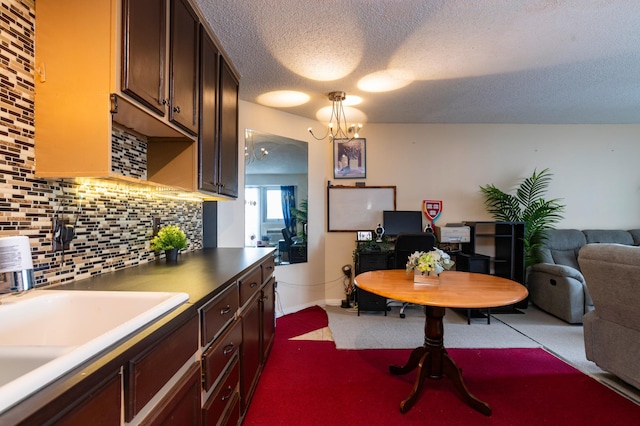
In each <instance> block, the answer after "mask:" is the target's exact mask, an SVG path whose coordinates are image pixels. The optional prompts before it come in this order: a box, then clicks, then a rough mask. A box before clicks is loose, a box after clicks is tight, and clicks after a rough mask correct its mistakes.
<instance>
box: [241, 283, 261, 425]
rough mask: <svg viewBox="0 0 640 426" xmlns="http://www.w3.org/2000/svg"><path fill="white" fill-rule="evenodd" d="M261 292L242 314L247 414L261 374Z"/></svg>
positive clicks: (243, 393) (244, 406) (243, 391)
mask: <svg viewBox="0 0 640 426" xmlns="http://www.w3.org/2000/svg"><path fill="white" fill-rule="evenodd" d="M260 306H261V304H260V292H258V293H257V294H256V295H255V297H254V298H253V299H251V300H250V301H249V302H248V305H247V307H246V308H245V309H244V311H243V312H242V349H241V353H242V356H241V357H240V358H241V359H240V361H241V364H240V367H241V374H242V380H241V381H240V408H241V411H242V413H245V412H246V410H247V407H248V406H249V401H250V400H251V396H252V395H253V390H254V388H255V384H256V383H257V380H258V373H259V372H260V359H261V356H260V334H261V333H260V324H261V323H262V321H261V316H262V313H261V312H260Z"/></svg>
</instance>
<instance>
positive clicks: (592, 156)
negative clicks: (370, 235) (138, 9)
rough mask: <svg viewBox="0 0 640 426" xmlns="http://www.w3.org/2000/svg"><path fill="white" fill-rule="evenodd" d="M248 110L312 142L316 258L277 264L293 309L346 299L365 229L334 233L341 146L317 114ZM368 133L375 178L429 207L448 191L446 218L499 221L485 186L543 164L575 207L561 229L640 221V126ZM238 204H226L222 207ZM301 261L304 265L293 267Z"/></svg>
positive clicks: (416, 128)
mask: <svg viewBox="0 0 640 426" xmlns="http://www.w3.org/2000/svg"><path fill="white" fill-rule="evenodd" d="M240 117H241V120H240V124H241V125H240V128H241V129H244V128H245V127H251V128H254V129H256V130H260V131H266V132H269V133H274V134H280V135H283V136H287V137H291V138H294V139H300V140H307V141H310V144H309V153H310V154H309V168H310V169H309V184H310V186H309V192H310V194H309V209H310V220H309V224H310V232H309V235H310V238H313V239H312V240H311V241H312V244H313V252H311V251H310V256H309V259H310V262H309V264H307V265H304V264H303V265H300V266H299V267H298V265H292V266H286V267H282V268H281V269H280V270H278V271H276V272H277V276H278V278H279V280H280V278H282V279H283V280H284V279H285V277H286V280H287V281H289V280H290V282H291V283H292V285H291V286H290V287H286V288H280V290H281V303H282V305H283V310H284V311H285V312H292V311H294V310H296V309H298V308H299V307H303V306H308V305H309V304H313V303H316V301H317V300H318V299H319V298H320V299H321V298H323V297H324V298H326V300H327V301H328V302H330V303H337V302H338V301H339V300H340V299H342V298H344V292H343V289H342V272H341V267H342V265H344V264H351V263H352V260H351V254H352V251H353V248H354V247H355V242H354V241H355V235H352V234H351V233H336V232H330V233H327V232H326V204H325V203H326V188H325V186H326V183H327V180H332V181H333V180H334V179H333V176H332V173H333V169H332V168H333V158H332V147H331V146H330V145H329V144H328V143H327V142H320V141H315V140H313V139H311V138H310V137H309V136H308V135H307V133H306V129H307V127H309V125H310V124H311V123H313V122H312V121H311V120H306V119H303V118H301V117H297V116H293V115H290V114H285V113H281V112H277V111H274V110H271V109H268V108H263V107H259V106H256V105H254V104H250V103H246V102H242V103H241V104H240ZM316 126H317V124H316ZM361 134H362V137H364V138H366V140H367V160H366V161H367V164H366V166H367V178H366V179H365V182H366V184H367V185H369V186H375V185H396V186H397V209H399V210H420V209H421V202H422V200H424V199H436V200H442V201H443V211H442V215H441V216H440V218H439V219H438V221H437V222H436V224H437V225H439V226H442V225H445V224H446V223H447V222H460V221H463V220H491V217H490V216H489V215H488V214H487V213H486V211H485V208H484V203H483V198H482V197H481V195H480V192H479V187H480V186H481V185H486V184H489V183H493V184H495V185H496V186H498V187H499V188H501V189H503V190H505V191H508V190H509V189H510V188H512V187H514V186H516V185H517V184H518V183H519V181H520V180H521V179H523V178H526V177H529V176H530V175H531V174H532V172H533V170H534V169H538V171H540V170H542V169H544V168H549V169H550V170H551V172H552V173H553V175H554V176H553V178H552V182H551V185H550V188H549V192H548V194H547V196H548V197H549V198H562V202H563V203H564V204H566V206H567V207H566V210H565V213H564V217H565V219H564V220H563V221H562V222H561V223H560V224H559V225H558V227H559V228H577V229H585V228H609V229H618V228H620V229H630V228H640V167H638V161H639V160H640V141H639V139H640V125H620V126H614V125H549V126H546V125H492V124H487V125H475V124H458V125H448V124H446V125H413V124H367V125H366V126H365V128H364V129H363V131H362V133H361ZM310 139H311V140H310ZM241 158H242V157H241ZM242 173H243V172H242ZM361 180H362V179H358V181H361ZM352 182H355V180H354V181H351V180H341V181H340V184H345V185H347V184H352ZM241 184H243V183H241ZM234 203H238V202H233V203H220V204H224V206H223V207H224V209H223V208H222V207H221V208H220V214H222V210H226V208H227V207H228V206H227V204H234ZM239 204H240V207H239V208H238V209H235V210H234V211H235V215H236V217H231V218H229V217H228V218H227V219H226V222H228V223H229V224H230V223H233V225H234V227H231V226H229V227H228V228H227V229H224V232H221V235H220V236H219V241H221V242H223V241H224V243H225V244H227V241H231V240H233V241H237V244H238V246H240V245H242V230H241V228H240V230H239V231H234V230H235V229H237V228H235V225H236V224H237V222H242V219H241V218H240V219H238V218H237V217H238V216H240V215H242V207H243V205H242V200H241V197H240V198H239ZM317 221H321V223H318V222H317ZM240 225H242V223H240ZM375 225H376V224H372V228H373V227H374V226H375ZM225 226H228V225H225ZM219 227H220V230H221V231H222V230H223V228H222V227H221V226H220V223H219ZM234 232H235V234H237V235H235V234H234ZM227 234H234V235H233V237H232V236H231V235H227ZM223 236H224V238H222V237H223ZM296 267H298V268H297V269H296V271H295V272H293V271H291V272H290V271H289V270H288V269H287V268H296ZM285 269H287V271H286V272H285ZM281 271H282V272H281ZM285 290H286V291H285Z"/></svg>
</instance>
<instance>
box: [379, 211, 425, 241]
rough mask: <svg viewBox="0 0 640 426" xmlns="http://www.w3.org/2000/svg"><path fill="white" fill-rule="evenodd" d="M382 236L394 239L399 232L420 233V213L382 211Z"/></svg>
mask: <svg viewBox="0 0 640 426" xmlns="http://www.w3.org/2000/svg"><path fill="white" fill-rule="evenodd" d="M382 226H383V227H384V234H385V235H387V236H389V237H395V236H396V235H398V234H399V233H401V232H410V233H417V232H422V231H423V229H422V212H421V211H420V210H417V211H411V210H384V211H383V212H382Z"/></svg>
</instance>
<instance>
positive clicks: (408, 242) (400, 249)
mask: <svg viewBox="0 0 640 426" xmlns="http://www.w3.org/2000/svg"><path fill="white" fill-rule="evenodd" d="M435 246H436V236H435V235H434V234H432V233H430V232H420V233H415V234H414V233H402V232H401V233H400V234H398V235H397V236H396V243H395V248H394V250H393V263H392V265H393V269H405V268H406V267H407V259H408V257H409V256H410V255H411V254H413V253H414V252H416V251H429V250H432V249H433V248H434V247H435ZM408 305H409V304H408V303H406V302H403V303H402V306H401V307H400V318H404V317H405V314H404V310H405V308H406V307H407V306H408Z"/></svg>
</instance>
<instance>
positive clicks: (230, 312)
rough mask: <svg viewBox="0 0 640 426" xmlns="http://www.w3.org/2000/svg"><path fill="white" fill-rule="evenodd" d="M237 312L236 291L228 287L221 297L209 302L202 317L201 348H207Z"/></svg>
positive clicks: (203, 308)
mask: <svg viewBox="0 0 640 426" xmlns="http://www.w3.org/2000/svg"><path fill="white" fill-rule="evenodd" d="M237 311H238V291H237V290H236V286H235V285H230V286H229V288H227V289H226V290H225V291H224V292H223V293H222V294H221V295H219V296H218V297H216V298H214V299H212V300H210V301H209V302H207V304H206V305H204V306H203V307H202V308H201V310H200V312H201V315H202V346H207V345H208V344H209V343H210V342H212V341H213V339H214V338H215V337H216V336H217V335H218V334H220V332H221V331H222V330H223V329H224V328H225V326H226V325H227V324H229V323H230V322H231V321H232V320H233V318H234V315H235V314H236V312H237Z"/></svg>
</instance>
